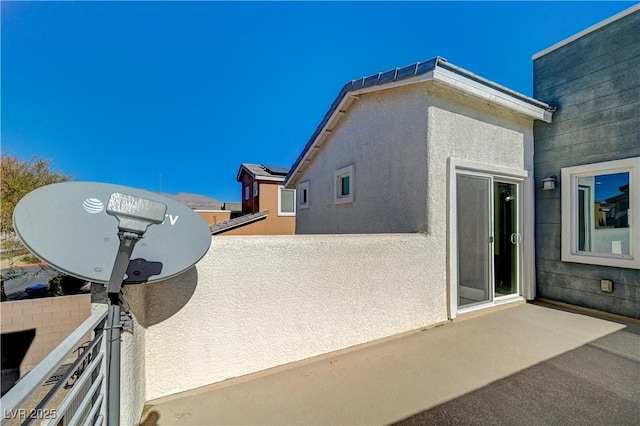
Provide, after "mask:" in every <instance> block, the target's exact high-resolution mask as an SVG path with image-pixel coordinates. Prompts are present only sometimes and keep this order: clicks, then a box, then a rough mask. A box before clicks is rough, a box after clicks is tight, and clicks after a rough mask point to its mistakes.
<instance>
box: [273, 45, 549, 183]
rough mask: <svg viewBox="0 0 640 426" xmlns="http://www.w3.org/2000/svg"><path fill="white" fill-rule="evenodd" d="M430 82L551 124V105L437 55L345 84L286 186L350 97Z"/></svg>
mask: <svg viewBox="0 0 640 426" xmlns="http://www.w3.org/2000/svg"><path fill="white" fill-rule="evenodd" d="M431 80H433V81H438V82H441V83H444V84H445V85H447V86H448V87H450V88H453V89H455V90H460V91H463V92H466V93H468V94H471V95H473V96H477V97H479V98H482V99H484V100H486V101H489V102H492V103H495V104H497V105H501V106H503V107H506V108H509V109H511V110H513V111H515V112H519V113H521V114H523V115H525V116H528V117H530V118H532V119H535V120H542V121H545V122H551V116H552V113H553V111H554V109H553V108H551V107H550V106H549V105H548V104H546V103H544V102H541V101H538V100H536V99H533V98H530V97H528V96H526V95H523V94H521V93H518V92H516V91H514V90H511V89H509V88H507V87H505V86H501V85H499V84H497V83H494V82H492V81H490V80H487V79H485V78H483V77H480V76H479V75H477V74H474V73H472V72H470V71H467V70H465V69H463V68H460V67H457V66H455V65H453V64H451V63H449V62H447V60H446V59H444V58H442V57H440V56H436V57H435V58H433V59H430V60H428V61H424V62H417V63H415V64H411V65H408V66H405V67H403V68H394V69H392V70H389V71H386V72H381V73H377V74H373V75H371V76H369V77H363V78H361V79H358V80H352V81H350V82H348V83H346V84H345V85H344V86H343V87H342V89H341V90H340V92H339V93H338V96H337V97H336V99H335V100H334V101H333V103H332V104H331V107H330V108H329V110H328V111H327V113H326V114H325V116H324V118H323V119H322V121H321V122H320V124H319V125H318V127H317V128H316V130H315V132H314V133H313V135H312V136H311V138H310V139H309V141H308V142H307V144H306V145H305V147H304V149H303V150H302V153H301V154H300V156H298V158H297V159H296V161H295V163H294V164H293V166H292V167H291V170H290V172H289V173H288V174H287V176H286V179H285V180H284V186H285V187H288V188H292V187H293V185H295V184H296V182H297V177H296V175H298V174H300V173H301V172H302V170H301V166H302V165H303V164H304V162H308V161H309V155H310V153H311V152H312V151H313V148H314V147H316V146H317V144H318V141H321V140H322V139H323V137H324V135H326V134H328V133H330V132H331V130H332V125H333V124H334V123H335V122H337V120H339V119H340V118H341V117H342V116H343V115H344V114H345V113H346V112H347V109H348V106H349V105H350V98H356V97H357V96H358V95H360V94H363V93H369V92H373V91H378V90H384V89H390V88H393V87H399V86H404V85H408V84H414V83H420V82H423V81H431Z"/></svg>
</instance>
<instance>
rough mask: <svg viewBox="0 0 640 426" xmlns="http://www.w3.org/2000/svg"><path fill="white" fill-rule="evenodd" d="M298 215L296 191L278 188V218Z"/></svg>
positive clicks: (282, 187)
mask: <svg viewBox="0 0 640 426" xmlns="http://www.w3.org/2000/svg"><path fill="white" fill-rule="evenodd" d="M295 215H296V190H295V189H287V188H285V187H284V186H279V187H278V216H295Z"/></svg>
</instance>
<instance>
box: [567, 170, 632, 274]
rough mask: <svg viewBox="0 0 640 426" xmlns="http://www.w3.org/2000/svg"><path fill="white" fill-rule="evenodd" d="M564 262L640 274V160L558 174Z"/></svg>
mask: <svg viewBox="0 0 640 426" xmlns="http://www.w3.org/2000/svg"><path fill="white" fill-rule="evenodd" d="M561 179H562V182H561V185H562V194H561V197H562V256H561V259H562V260H563V261H565V262H576V263H587V264H591V265H604V266H616V267H621V268H634V269H640V247H639V245H640V157H635V158H627V159H623V160H615V161H607V162H603V163H594V164H585V165H582V166H574V167H565V168H563V169H561Z"/></svg>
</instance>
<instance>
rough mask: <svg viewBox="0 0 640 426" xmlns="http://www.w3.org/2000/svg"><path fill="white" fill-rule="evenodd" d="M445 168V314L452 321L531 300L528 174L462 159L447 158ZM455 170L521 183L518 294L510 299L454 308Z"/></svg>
mask: <svg viewBox="0 0 640 426" xmlns="http://www.w3.org/2000/svg"><path fill="white" fill-rule="evenodd" d="M447 163H448V164H447V167H448V183H447V189H448V201H449V211H448V214H447V229H448V258H449V259H448V274H447V275H448V276H447V288H448V292H447V294H448V311H449V318H450V319H454V318H456V316H457V314H458V313H463V312H468V311H470V310H476V309H482V308H487V307H491V306H495V305H497V304H500V303H505V302H511V301H515V300H521V297H524V298H526V299H529V300H531V299H533V298H535V286H536V282H535V261H534V259H535V241H534V227H533V224H534V219H533V216H531V215H532V214H533V212H534V208H535V207H534V205H533V191H534V185H533V177H532V176H530V175H529V172H528V171H527V170H522V169H512V168H509V167H502V166H495V165H492V164H486V163H480V162H477V161H469V160H463V159H460V158H454V157H449V158H448V159H447ZM458 171H461V172H478V173H481V174H485V175H488V176H492V177H493V178H494V179H497V180H500V179H501V178H505V179H512V180H518V181H520V182H521V189H522V192H521V198H522V203H521V205H520V210H521V212H520V215H519V217H518V220H519V221H520V224H521V232H522V244H521V249H520V256H521V259H522V260H521V264H520V283H519V284H520V288H519V291H518V292H519V294H517V295H510V296H513V297H505V298H504V299H503V298H499V299H495V298H494V300H493V303H486V304H482V305H478V306H476V305H474V306H473V307H470V308H458V250H457V241H458V234H457V208H458V206H457V192H456V177H457V173H458Z"/></svg>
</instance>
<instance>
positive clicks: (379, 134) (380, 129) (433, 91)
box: [285, 57, 552, 318]
mask: <svg viewBox="0 0 640 426" xmlns="http://www.w3.org/2000/svg"><path fill="white" fill-rule="evenodd" d="M551 116H552V109H551V108H550V107H549V105H547V104H546V103H543V102H540V101H537V100H535V99H532V98H529V97H527V96H524V95H522V94H519V93H516V92H514V91H512V90H510V89H507V88H505V87H503V86H500V85H498V84H496V83H493V82H491V81H488V80H486V79H484V78H482V77H479V76H478V75H475V74H473V73H471V72H469V71H466V70H464V69H462V68H459V67H457V66H455V65H452V64H451V63H449V62H447V61H446V60H444V59H443V58H440V57H437V58H434V59H431V60H429V61H426V62H421V63H417V64H413V65H410V66H407V67H404V68H396V69H393V70H390V71H388V72H384V73H379V74H375V75H372V76H370V77H366V78H362V79H360V80H354V81H352V82H349V83H347V84H346V85H345V86H344V87H343V89H342V90H341V91H340V93H339V94H338V97H337V98H336V100H335V101H334V103H333V104H332V106H331V108H330V109H329V111H328V112H327V113H326V115H325V118H324V119H323V121H322V122H321V123H320V125H319V126H318V128H317V130H316V132H315V133H314V135H313V136H312V138H311V140H310V141H309V142H308V143H307V145H306V146H305V148H304V150H303V151H302V153H301V154H300V156H299V157H298V159H297V160H296V162H295V164H294V166H293V167H292V169H291V172H290V173H289V175H288V176H287V179H286V183H285V185H286V187H287V188H291V189H297V193H298V196H297V217H296V233H297V234H349V233H351V234H371V233H424V234H425V235H426V236H427V238H428V239H429V246H430V249H429V253H428V255H429V258H430V263H429V265H425V268H429V273H430V274H431V273H435V274H436V275H437V276H440V277H442V282H443V285H447V294H448V299H449V307H448V308H449V316H450V317H452V318H453V317H455V316H456V315H457V313H462V312H465V311H468V310H472V309H476V308H478V307H485V306H492V305H494V304H498V303H504V302H507V301H514V300H523V298H527V299H531V298H533V297H534V295H535V275H534V273H535V266H534V228H533V211H534V206H533V196H534V189H533V185H534V180H533V123H534V121H536V120H539V121H544V122H549V121H551ZM428 308H429V307H425V309H428Z"/></svg>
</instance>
